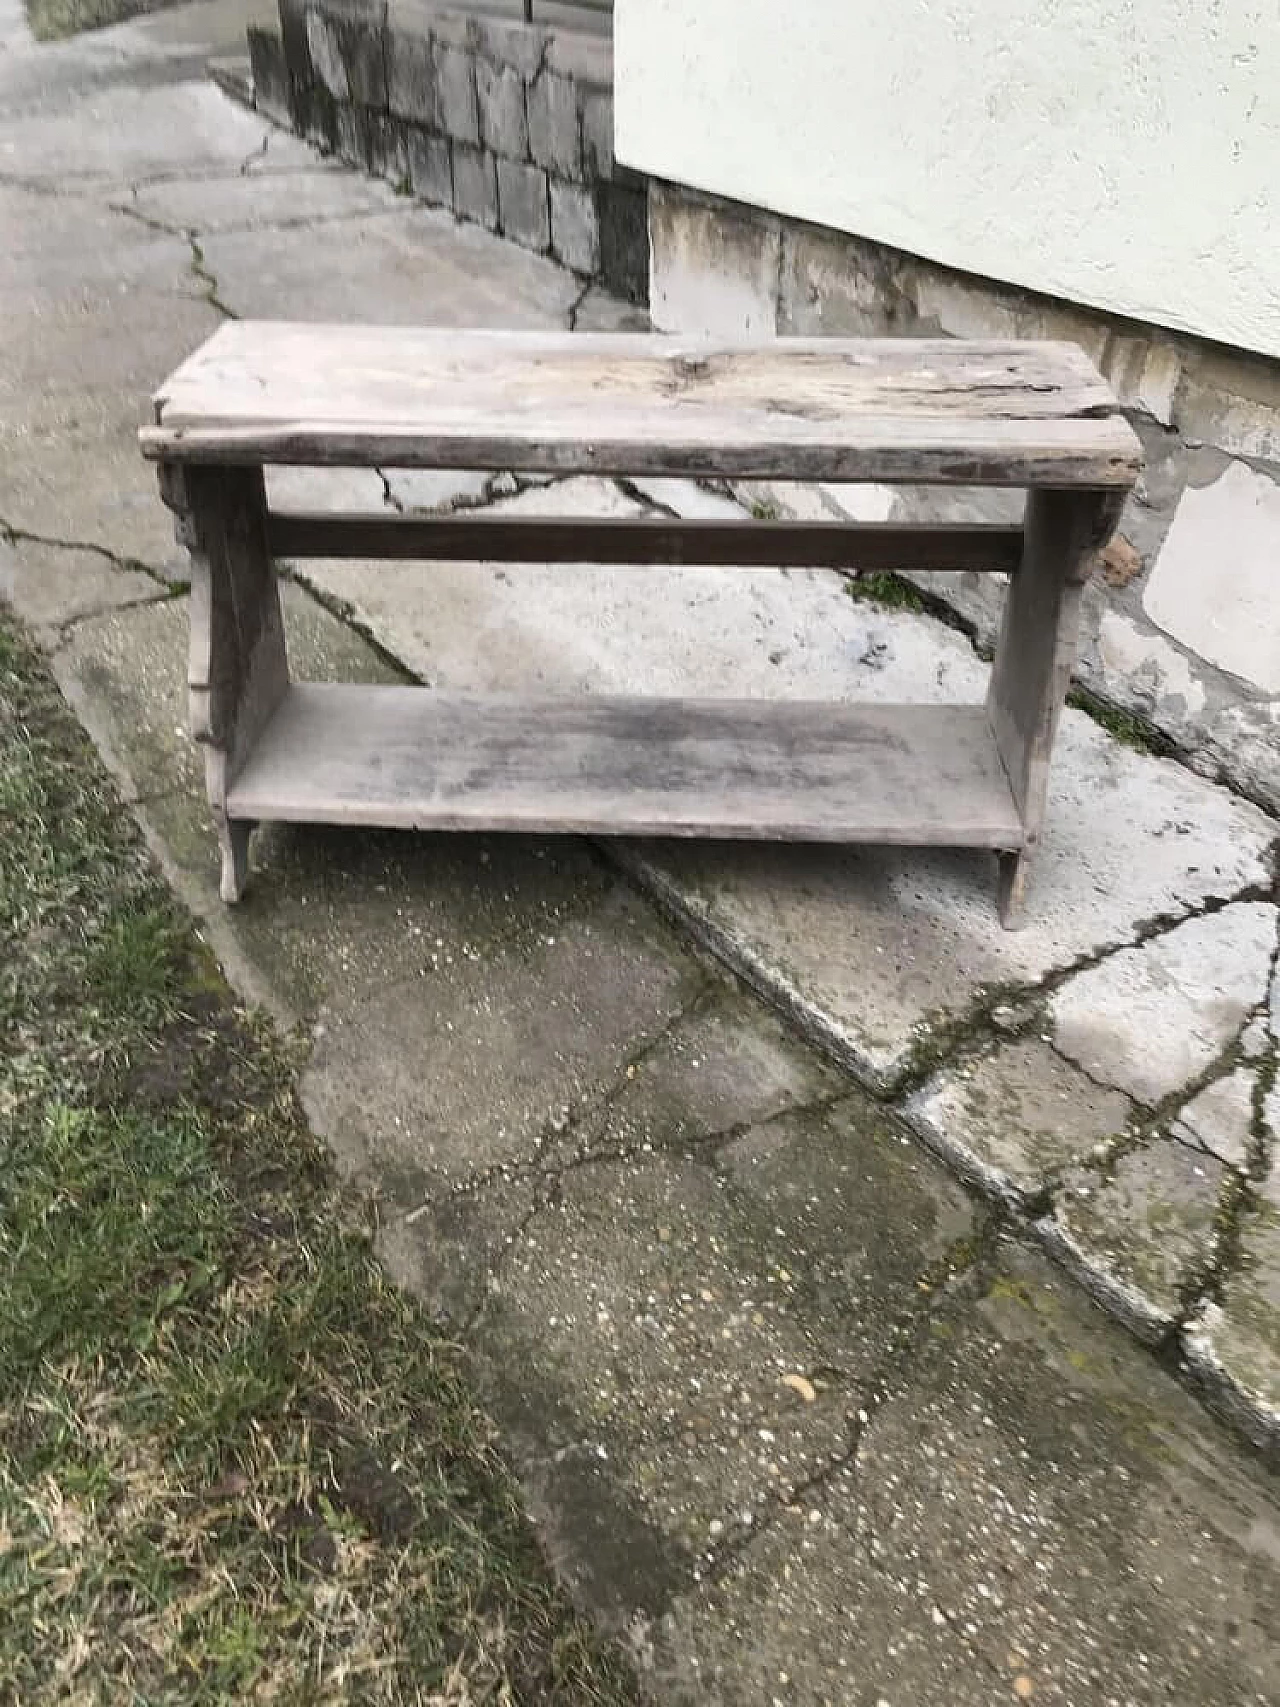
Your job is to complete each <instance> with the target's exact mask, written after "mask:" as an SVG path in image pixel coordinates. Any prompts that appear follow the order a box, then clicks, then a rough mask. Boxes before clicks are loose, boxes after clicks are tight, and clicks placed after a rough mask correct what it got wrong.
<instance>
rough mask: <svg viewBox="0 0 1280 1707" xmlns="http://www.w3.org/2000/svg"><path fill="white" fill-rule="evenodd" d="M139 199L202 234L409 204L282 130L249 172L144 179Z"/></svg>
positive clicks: (326, 219)
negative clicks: (319, 157) (155, 180)
mask: <svg viewBox="0 0 1280 1707" xmlns="http://www.w3.org/2000/svg"><path fill="white" fill-rule="evenodd" d="M132 204H133V206H134V207H135V208H136V209H137V211H138V212H139V213H140V214H142V215H143V216H144V217H145V218H147V219H153V220H156V221H158V222H159V223H161V224H163V225H168V226H170V227H171V228H173V229H175V230H178V231H194V232H196V233H197V234H211V233H215V232H223V231H238V230H254V231H257V230H261V229H264V228H270V229H275V230H291V229H293V228H295V227H298V226H303V227H312V226H314V227H317V228H321V227H327V226H330V225H340V224H341V223H342V222H344V221H345V220H348V219H352V218H358V217H362V216H364V215H366V214H370V213H386V212H388V211H394V210H396V209H399V208H400V207H401V206H402V205H403V204H402V201H401V198H400V197H398V196H397V195H396V193H395V191H394V190H393V189H392V188H391V187H390V185H388V184H384V183H382V182H381V181H380V180H379V179H377V178H362V177H357V176H356V174H355V173H353V172H348V171H345V170H344V169H343V168H342V167H341V166H339V165H337V164H336V163H332V162H325V161H319V160H317V159H316V156H315V154H314V153H313V151H312V150H311V149H310V148H308V147H307V146H306V144H305V143H301V142H298V141H296V140H295V139H294V138H293V137H290V136H287V135H285V134H284V133H283V132H275V133H273V135H272V138H271V143H270V147H269V149H268V152H267V153H266V154H265V155H264V156H263V157H262V159H261V162H260V163H255V165H254V168H253V169H252V170H250V171H241V170H239V169H237V170H236V171H234V172H232V173H229V174H228V175H227V176H226V177H225V178H211V177H204V178H200V179H196V180H192V179H190V178H174V179H171V180H169V181H168V182H165V183H158V184H144V185H143V186H142V187H141V188H140V189H139V190H138V191H137V193H136V194H135V195H134V196H133V197H132ZM335 235H336V233H335Z"/></svg>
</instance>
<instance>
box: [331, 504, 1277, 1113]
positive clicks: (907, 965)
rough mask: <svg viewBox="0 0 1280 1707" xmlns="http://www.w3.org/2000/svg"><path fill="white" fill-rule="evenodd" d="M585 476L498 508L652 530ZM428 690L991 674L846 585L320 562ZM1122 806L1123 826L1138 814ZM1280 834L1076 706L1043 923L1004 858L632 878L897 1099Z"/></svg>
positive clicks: (965, 693)
mask: <svg viewBox="0 0 1280 1707" xmlns="http://www.w3.org/2000/svg"><path fill="white" fill-rule="evenodd" d="M632 505H633V501H632V500H630V499H628V498H627V497H625V496H624V495H623V494H621V493H620V492H619V490H618V488H617V487H616V486H615V485H614V484H613V483H612V482H607V481H599V480H595V481H590V480H571V481H566V482H560V483H557V484H554V485H552V486H548V487H545V488H542V489H541V490H539V491H537V492H530V493H523V494H521V495H520V496H519V497H517V498H514V499H511V500H509V501H506V502H505V503H504V504H502V505H500V506H495V509H498V510H510V511H513V512H516V513H526V514H529V513H532V514H563V515H593V516H600V517H607V516H609V515H622V514H628V513H635V512H634V508H633V507H630V506H632ZM304 573H305V574H306V576H307V577H308V578H309V579H311V580H313V581H314V583H315V584H316V585H318V586H320V587H323V588H324V589H325V590H326V591H327V592H328V593H330V594H332V595H335V596H337V597H339V598H341V599H342V600H343V601H344V603H345V604H347V605H348V606H349V607H350V608H351V609H352V610H353V611H354V612H356V613H357V614H358V616H359V618H360V620H361V621H362V622H363V623H364V624H366V625H367V627H368V628H369V630H370V632H372V633H374V634H376V635H377V636H378V638H379V640H380V641H381V642H382V644H384V645H385V646H386V647H387V648H388V649H389V650H390V651H391V652H392V653H394V655H395V656H397V657H399V658H400V659H402V660H403V662H404V663H405V664H406V665H407V666H409V667H410V668H411V669H412V670H413V671H414V672H415V673H416V674H418V675H420V676H421V677H423V678H424V679H426V680H429V681H431V682H433V683H437V684H439V685H442V686H450V687H467V688H492V687H495V686H501V687H503V688H506V689H518V688H546V687H547V686H549V685H551V686H555V687H557V688H561V687H562V688H566V689H574V690H587V691H599V692H645V691H649V692H669V693H695V694H696V693H704V694H710V695H715V694H720V693H726V694H733V693H741V694H755V695H765V696H769V695H776V696H785V695H794V696H797V697H799V696H805V697H814V696H823V695H829V696H831V697H835V698H841V699H843V698H862V699H867V700H872V701H874V700H884V701H893V700H901V699H919V698H923V699H927V700H935V701H947V700H953V699H954V700H965V699H975V698H979V697H981V694H982V692H983V689H984V684H985V679H986V669H985V666H984V665H983V664H982V662H981V661H980V660H979V659H978V657H977V656H976V654H975V653H974V652H973V650H972V648H971V647H970V645H969V643H968V642H967V641H966V640H965V639H964V638H963V636H961V635H959V634H957V633H956V632H955V631H954V630H952V629H949V628H947V627H946V626H945V625H944V624H942V623H940V622H937V621H935V620H934V619H932V618H930V617H927V616H921V615H917V614H915V613H911V612H902V611H888V610H882V609H880V608H878V607H877V606H875V605H872V604H868V603H865V602H862V601H859V600H854V599H851V598H850V597H849V596H848V591H847V583H846V582H845V580H844V579H843V578H842V577H840V576H838V575H835V574H831V573H828V572H824V571H791V572H788V573H779V572H775V571H755V572H751V571H742V570H740V571H736V572H734V573H733V574H732V575H726V574H725V573H724V572H723V571H717V570H698V569H680V570H670V569H663V568H661V567H653V568H650V569H649V570H648V571H647V572H646V574H645V575H644V576H643V578H640V577H637V576H636V574H635V572H634V571H633V570H630V569H627V568H599V567H597V568H592V567H591V566H578V567H575V569H574V571H573V572H572V573H567V572H565V571H564V570H563V569H559V568H557V567H556V566H554V565H553V566H542V565H521V566H511V567H506V566H482V567H481V566H476V565H458V564H440V565H436V566H433V569H432V573H431V575H430V578H429V579H428V578H426V577H424V576H423V574H422V572H421V570H420V569H419V568H417V567H416V566H407V565H396V564H378V565H367V564H358V563H342V564H316V565H306V566H305V568H304ZM1119 801H1123V803H1124V806H1123V811H1117V810H1116V805H1117V802H1119ZM1274 838H1275V826H1274V824H1273V823H1272V822H1271V821H1270V820H1269V819H1268V818H1267V817H1266V816H1265V814H1263V813H1261V812H1259V811H1257V810H1256V809H1255V808H1253V807H1251V806H1249V805H1247V804H1246V803H1244V802H1241V801H1238V800H1237V799H1235V798H1234V797H1233V796H1232V795H1231V794H1230V793H1229V792H1228V791H1227V790H1225V789H1222V788H1218V787H1215V786H1214V785H1213V784H1211V783H1208V782H1205V781H1204V780H1203V779H1201V778H1198V777H1195V776H1193V775H1191V774H1190V773H1188V772H1187V771H1186V770H1184V769H1183V768H1182V767H1181V766H1179V765H1176V764H1173V763H1172V762H1170V761H1168V760H1161V759H1155V758H1152V757H1150V756H1149V755H1146V754H1142V753H1138V752H1134V751H1132V750H1131V749H1129V748H1126V747H1122V746H1120V745H1119V744H1118V743H1116V742H1115V741H1114V740H1112V739H1111V738H1110V737H1109V736H1107V735H1106V734H1105V733H1104V732H1103V731H1102V730H1101V729H1099V728H1098V726H1097V725H1096V724H1095V723H1094V722H1092V720H1091V719H1089V718H1087V717H1085V716H1084V715H1083V714H1081V713H1074V712H1069V713H1068V714H1067V716H1066V718H1065V719H1064V726H1063V731H1062V735H1061V738H1060V742H1059V748H1058V752H1057V754H1056V755H1055V772H1054V779H1053V800H1052V803H1051V809H1050V818H1049V828H1048V831H1047V833H1046V837H1045V841H1044V844H1043V846H1042V848H1041V850H1040V853H1039V856H1038V864H1037V868H1036V876H1035V879H1034V882H1033V896H1032V903H1031V909H1030V911H1031V918H1030V922H1029V924H1028V926H1027V928H1026V929H1025V930H1023V931H1020V932H1017V933H1007V932H1003V931H1001V930H999V928H998V927H997V925H996V922H995V917H994V903H993V862H992V861H991V860H990V858H989V856H985V855H976V854H970V853H964V852H954V851H945V850H944V851H937V850H893V849H879V848H858V849H848V850H846V849H830V848H827V849H797V848H785V849H777V848H770V847H761V846H756V847H715V846H708V845H698V846H671V845H666V846H663V845H659V844H652V843H650V844H644V845H637V844H631V845H629V846H627V847H626V848H625V850H623V852H624V857H625V858H626V860H627V862H628V864H629V866H630V867H631V869H632V870H634V871H637V872H638V873H640V874H641V875H642V877H643V878H644V879H645V880H647V881H648V882H650V883H651V885H653V886H654V887H655V889H656V890H657V891H658V892H659V893H660V895H661V896H662V898H663V899H664V900H665V902H666V903H667V904H668V905H670V906H671V907H672V908H673V909H674V910H676V911H678V912H679V913H680V915H681V916H682V917H684V918H685V919H687V920H689V921H691V922H692V923H693V924H694V925H695V928H697V929H698V930H700V931H701V932H702V933H703V934H704V935H705V937H706V938H707V939H708V941H709V942H710V944H711V945H712V947H713V948H714V949H715V950H716V952H718V953H720V954H722V955H723V956H724V957H725V958H726V959H727V960H728V961H729V962H730V964H731V965H733V966H734V967H735V969H737V970H738V971H740V972H743V973H744V974H745V975H746V976H748V977H749V978H750V979H752V981H753V982H756V983H757V984H759V985H760V986H761V987H763V988H765V989H767V990H768V992H769V993H770V995H771V996H772V997H773V998H774V999H775V1000H779V1001H781V1002H782V1003H783V1004H784V1005H786V1006H788V1007H789V1008H790V1009H791V1010H792V1011H793V1012H795V1013H797V1014H799V1015H800V1016H801V1017H803V1018H804V1019H805V1020H806V1021H807V1023H808V1024H809V1025H810V1028H811V1030H813V1031H814V1032H815V1034H817V1035H819V1036H821V1037H822V1038H823V1040H824V1042H826V1043H827V1044H828V1046H829V1047H831V1048H832V1049H833V1050H834V1051H835V1053H836V1054H837V1055H838V1056H839V1057H841V1058H843V1059H844V1060H846V1061H847V1062H848V1063H849V1064H850V1065H852V1066H853V1067H854V1068H855V1070H857V1071H858V1072H859V1073H860V1074H862V1075H864V1076H865V1077H866V1078H867V1079H868V1080H869V1081H870V1082H871V1083H873V1084H875V1085H876V1086H877V1087H880V1088H889V1087H890V1086H892V1085H893V1084H894V1083H895V1082H896V1081H897V1080H898V1079H899V1078H900V1077H901V1076H902V1075H903V1074H904V1073H905V1072H906V1071H907V1070H908V1069H909V1068H911V1067H912V1065H913V1064H917V1063H919V1061H920V1060H921V1059H923V1058H927V1055H928V1053H929V1051H930V1049H932V1048H936V1046H937V1042H938V1040H939V1039H940V1038H942V1039H945V1038H946V1036H947V1035H948V1034H949V1033H950V1032H951V1031H953V1030H954V1029H955V1028H956V1027H957V1026H959V1025H963V1024H964V1023H966V1022H967V1020H968V1019H969V1017H970V1016H971V1015H972V1014H973V1013H974V1012H975V1010H981V1008H982V1007H983V1006H984V1004H985V1003H986V1002H987V1000H988V998H987V995H986V992H987V991H988V990H989V989H991V988H993V987H997V988H998V987H1000V986H1005V985H1019V984H1035V983H1038V982H1040V981H1041V980H1043V979H1045V978H1046V977H1048V976H1050V975H1052V974H1055V973H1059V972H1061V971H1063V970H1066V969H1067V968H1069V967H1070V966H1072V965H1073V964H1076V963H1078V962H1080V961H1081V960H1086V959H1091V958H1094V957H1096V956H1098V955H1100V954H1102V953H1104V952H1105V951H1106V950H1107V949H1108V948H1110V947H1120V946H1123V945H1124V944H1126V943H1128V942H1131V941H1133V940H1134V939H1135V938H1136V937H1137V936H1138V935H1139V934H1141V932H1142V930H1143V927H1144V925H1145V923H1146V921H1149V920H1151V919H1155V918H1158V917H1168V918H1177V917H1178V916H1179V915H1180V914H1184V913H1188V912H1192V911H1195V910H1196V909H1198V908H1200V907H1202V906H1204V905H1205V904H1206V902H1208V901H1211V900H1214V899H1227V898H1229V897H1231V896H1232V895H1236V894H1239V893H1240V892H1241V891H1242V890H1247V889H1249V888H1250V887H1253V886H1258V885H1262V884H1265V883H1267V882H1268V881H1269V877H1270V868H1269V864H1268V860H1269V857H1270V850H1271V847H1272V844H1273V841H1274Z"/></svg>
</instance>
